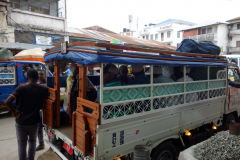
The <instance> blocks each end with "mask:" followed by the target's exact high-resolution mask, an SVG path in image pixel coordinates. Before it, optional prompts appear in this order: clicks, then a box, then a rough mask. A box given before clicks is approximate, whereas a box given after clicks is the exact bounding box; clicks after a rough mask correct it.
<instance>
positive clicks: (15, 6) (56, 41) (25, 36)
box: [0, 0, 68, 53]
mask: <svg viewBox="0 0 240 160" xmlns="http://www.w3.org/2000/svg"><path fill="white" fill-rule="evenodd" d="M0 1H1V0H0ZM65 4H66V3H65V0H51V1H49V0H38V1H36V0H27V1H26V0H11V1H9V3H6V2H1V4H0V11H1V12H0V21H1V22H2V24H4V25H1V27H0V49H1V48H4V47H7V48H8V49H10V50H11V51H12V52H13V53H16V52H18V51H20V50H23V49H31V48H36V46H37V47H38V48H42V49H43V50H45V49H46V48H51V47H52V46H56V45H60V43H61V42H63V41H68V32H67V21H66V16H65V15H66V14H65V12H66V10H65V7H66V6H65ZM19 46H24V47H22V48H19Z"/></svg>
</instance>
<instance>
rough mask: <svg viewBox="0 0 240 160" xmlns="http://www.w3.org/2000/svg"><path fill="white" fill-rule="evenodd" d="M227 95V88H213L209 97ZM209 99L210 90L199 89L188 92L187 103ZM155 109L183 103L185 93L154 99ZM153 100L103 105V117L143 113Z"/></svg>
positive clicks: (149, 108)
mask: <svg viewBox="0 0 240 160" xmlns="http://www.w3.org/2000/svg"><path fill="white" fill-rule="evenodd" d="M224 95H226V88H222V89H213V90H210V91H209V98H215V97H220V96H224ZM206 99H208V91H199V92H194V93H187V94H186V100H185V102H186V103H193V102H198V101H204V100H206ZM152 103H153V110H157V109H161V108H167V107H172V106H177V105H181V104H183V103H184V94H180V95H174V96H166V97H160V98H154V99H153V102H152ZM151 110H152V109H151V100H150V99H147V100H142V101H136V102H130V103H119V104H116V105H108V106H104V107H103V118H104V119H105V120H107V119H112V118H118V117H122V116H129V115H132V114H141V113H144V112H148V111H151Z"/></svg>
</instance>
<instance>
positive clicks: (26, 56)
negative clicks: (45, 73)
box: [14, 48, 45, 63]
mask: <svg viewBox="0 0 240 160" xmlns="http://www.w3.org/2000/svg"><path fill="white" fill-rule="evenodd" d="M44 54H45V52H44V51H42V50H41V49H38V48H35V49H28V50H23V51H21V52H19V53H18V54H16V55H15V56H14V59H15V60H22V61H40V62H43V63H44Z"/></svg>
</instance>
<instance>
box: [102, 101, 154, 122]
mask: <svg viewBox="0 0 240 160" xmlns="http://www.w3.org/2000/svg"><path fill="white" fill-rule="evenodd" d="M150 110H151V100H143V101H136V102H130V103H125V104H123V103H121V104H117V105H109V106H105V107H104V108H103V118H104V119H111V118H113V117H115V118H117V117H122V116H124V115H132V114H133V113H142V112H148V111H150Z"/></svg>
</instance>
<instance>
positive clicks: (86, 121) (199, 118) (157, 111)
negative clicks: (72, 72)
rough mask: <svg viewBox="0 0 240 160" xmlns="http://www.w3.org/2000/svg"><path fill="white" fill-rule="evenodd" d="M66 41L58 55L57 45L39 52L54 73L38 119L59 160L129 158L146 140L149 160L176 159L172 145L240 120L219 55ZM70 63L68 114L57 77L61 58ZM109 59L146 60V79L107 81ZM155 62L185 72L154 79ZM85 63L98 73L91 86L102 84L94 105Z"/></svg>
mask: <svg viewBox="0 0 240 160" xmlns="http://www.w3.org/2000/svg"><path fill="white" fill-rule="evenodd" d="M63 46H64V45H63ZM68 46H71V47H68V48H67V51H68V53H61V47H60V46H58V47H55V48H53V49H50V51H49V52H47V53H46V54H45V58H44V61H45V62H46V63H48V64H52V65H54V72H55V74H54V80H53V81H48V83H49V84H48V85H49V86H50V85H51V86H52V88H50V87H49V99H48V100H47V101H46V105H45V109H44V111H43V122H44V124H45V131H46V133H47V135H48V136H49V142H48V144H49V145H50V147H51V148H53V150H54V151H55V152H56V153H57V154H58V155H59V156H60V157H61V158H62V159H94V160H113V159H117V158H118V159H119V158H120V159H126V158H129V159H131V158H132V152H133V149H134V146H136V145H139V144H144V145H149V146H150V148H151V158H152V159H153V160H158V159H161V158H162V157H164V156H165V157H168V158H169V159H172V160H176V159H177V154H178V153H177V151H176V147H177V146H179V145H182V146H183V147H189V146H191V145H193V144H196V143H198V142H200V141H202V140H204V139H206V138H208V137H210V136H211V135H213V134H214V132H215V131H214V129H218V128H219V127H221V126H222V125H224V126H225V127H227V126H228V123H229V122H230V121H231V120H235V121H238V117H239V115H240V110H239V109H240V108H239V103H238V99H239V98H235V99H234V98H233V95H231V96H230V94H232V93H233V92H232V91H236V89H230V88H231V87H228V80H227V79H228V78H227V75H228V74H227V69H228V61H227V60H226V59H225V57H222V56H215V55H204V54H195V53H194V54H193V53H182V52H170V51H163V50H157V49H145V48H138V47H127V46H121V45H114V44H108V43H99V42H96V43H95V42H74V43H71V44H69V45H68ZM81 46H89V47H91V48H87V47H81ZM93 47H95V48H93ZM121 50H135V51H139V52H145V54H141V53H126V52H121ZM148 52H149V53H151V54H146V53H148ZM152 53H156V55H154V54H152ZM159 53H164V55H159ZM172 55H175V56H172ZM70 62H71V63H76V65H77V66H78V67H79V77H78V80H79V81H78V84H79V93H78V97H76V101H77V109H76V111H75V112H74V113H73V114H72V115H71V114H68V113H66V112H64V111H63V110H60V108H62V107H61V106H62V104H63V102H62V101H61V96H60V88H64V87H66V82H65V80H66V79H65V80H63V81H62V79H61V77H59V71H60V63H70ZM108 63H113V64H127V65H134V64H138V65H148V66H150V83H149V84H136V85H123V86H111V87H105V86H104V84H103V67H104V65H105V64H108ZM153 65H158V66H161V67H162V69H163V74H165V72H166V71H167V74H168V75H169V77H170V76H171V75H173V76H174V75H175V73H176V72H175V71H176V68H178V69H179V70H181V72H182V73H183V74H182V76H183V77H182V81H180V80H177V81H175V82H168V83H153ZM87 67H100V76H99V77H98V76H96V77H95V78H93V79H95V80H96V81H95V82H96V83H97V82H100V83H99V84H96V83H95V84H94V85H99V88H100V91H99V93H98V94H99V95H100V100H99V103H96V102H92V101H90V100H88V98H87V97H88V96H87V91H86V83H87V82H86V79H87V74H86V71H87ZM175 67H176V68H175ZM189 68H190V69H189ZM164 69H166V71H165V70H164ZM189 71H190V72H189ZM167 74H165V75H166V76H167ZM189 77H191V79H192V80H191V81H189V79H190V78H189ZM91 78H92V77H89V79H90V80H91ZM97 79H98V81H97ZM99 80H100V81H99ZM91 81H94V80H91ZM50 82H52V83H51V84H50ZM229 89H230V92H229ZM229 93H230V94H229ZM229 98H230V99H229ZM89 108H90V109H91V110H92V112H89ZM63 114H65V116H63ZM66 115H67V117H68V118H69V117H71V116H72V119H70V122H69V119H68V120H66V121H65V120H64V119H65V118H66Z"/></svg>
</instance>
